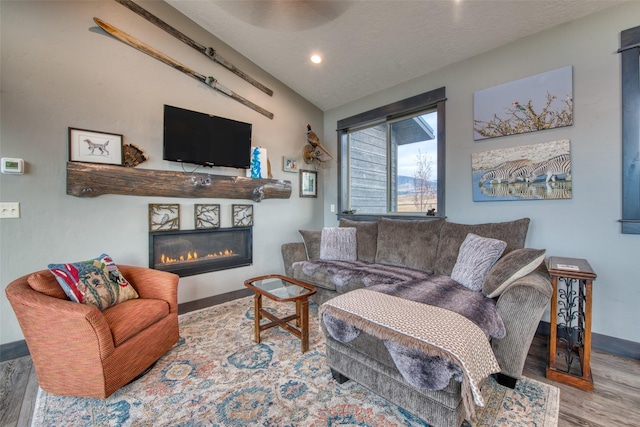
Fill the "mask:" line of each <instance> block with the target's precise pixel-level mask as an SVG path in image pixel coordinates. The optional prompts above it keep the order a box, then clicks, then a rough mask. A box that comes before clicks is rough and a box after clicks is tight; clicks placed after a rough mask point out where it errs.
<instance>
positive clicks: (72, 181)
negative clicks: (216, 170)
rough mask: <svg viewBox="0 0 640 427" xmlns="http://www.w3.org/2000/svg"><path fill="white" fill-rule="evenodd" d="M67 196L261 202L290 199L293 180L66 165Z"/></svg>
mask: <svg viewBox="0 0 640 427" xmlns="http://www.w3.org/2000/svg"><path fill="white" fill-rule="evenodd" d="M67 194H69V195H72V196H76V197H96V196H100V195H103V194H121V195H128V196H155V197H183V198H210V199H248V200H253V201H254V202H260V201H261V200H262V199H288V198H289V197H291V181H285V180H279V179H261V178H245V177H241V176H225V175H213V174H208V173H190V172H177V171H162V170H151V169H139V168H128V167H123V166H113V165H104V164H94V163H82V162H67Z"/></svg>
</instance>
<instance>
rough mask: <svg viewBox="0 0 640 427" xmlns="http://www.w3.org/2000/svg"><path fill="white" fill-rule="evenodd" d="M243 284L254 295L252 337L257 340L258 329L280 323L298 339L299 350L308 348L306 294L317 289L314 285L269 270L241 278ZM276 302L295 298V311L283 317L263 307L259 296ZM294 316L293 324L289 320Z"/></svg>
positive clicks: (307, 300)
mask: <svg viewBox="0 0 640 427" xmlns="http://www.w3.org/2000/svg"><path fill="white" fill-rule="evenodd" d="M244 285H245V286H246V287H247V288H249V289H251V290H252V291H253V292H254V293H255V295H254V297H253V306H254V318H255V320H254V332H253V333H254V340H255V342H257V343H259V342H260V331H264V330H265V329H269V328H273V327H274V326H280V327H281V328H282V329H284V330H286V331H288V332H290V333H291V334H292V335H294V336H296V337H298V338H299V339H300V346H301V349H302V352H303V353H304V352H305V351H307V350H309V299H308V298H309V296H311V295H313V294H315V293H316V288H315V287H314V286H311V285H310V284H308V283H304V282H301V281H299V280H295V279H292V278H290V277H286V276H282V275H280V274H271V275H268V276H259V277H254V278H253V279H248V280H245V281H244ZM263 295H264V296H266V297H267V298H269V299H270V300H273V301H278V302H288V301H295V303H296V314H292V315H291V316H287V317H283V318H282V319H280V318H278V317H276V316H274V315H273V314H271V313H269V312H268V311H266V310H264V309H263V308H262V296H263ZM264 318H267V319H269V320H271V322H269V323H265V324H264V325H261V324H260V320H261V319H264ZM292 320H295V326H293V325H292V324H290V323H289V322H291V321H292Z"/></svg>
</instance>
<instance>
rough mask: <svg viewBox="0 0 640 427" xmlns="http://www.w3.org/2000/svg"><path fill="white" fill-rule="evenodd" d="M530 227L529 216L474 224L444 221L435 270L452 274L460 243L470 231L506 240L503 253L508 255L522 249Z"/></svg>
mask: <svg viewBox="0 0 640 427" xmlns="http://www.w3.org/2000/svg"><path fill="white" fill-rule="evenodd" d="M528 228H529V218H522V219H518V220H515V221H508V222H497V223H486V224H474V225H467V224H456V223H453V222H448V221H444V224H443V225H442V231H441V232H440V242H439V243H438V252H437V256H436V260H435V268H434V271H435V273H436V274H444V275H446V276H450V275H451V272H452V271H453V266H454V265H455V264H456V260H457V259H458V252H459V250H460V245H462V242H463V241H464V239H465V238H466V237H467V234H469V233H473V234H477V235H478V236H482V237H489V238H492V239H498V240H502V241H503V242H506V244H507V247H506V248H505V250H504V253H503V255H506V254H508V253H509V252H511V251H512V250H514V249H522V248H523V247H524V243H525V240H526V238H527V230H528Z"/></svg>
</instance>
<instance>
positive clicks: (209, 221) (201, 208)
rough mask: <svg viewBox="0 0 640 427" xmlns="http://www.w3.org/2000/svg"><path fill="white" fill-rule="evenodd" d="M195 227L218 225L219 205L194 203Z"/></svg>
mask: <svg viewBox="0 0 640 427" xmlns="http://www.w3.org/2000/svg"><path fill="white" fill-rule="evenodd" d="M194 214H195V224H196V229H203V228H218V227H220V205H195V210H194Z"/></svg>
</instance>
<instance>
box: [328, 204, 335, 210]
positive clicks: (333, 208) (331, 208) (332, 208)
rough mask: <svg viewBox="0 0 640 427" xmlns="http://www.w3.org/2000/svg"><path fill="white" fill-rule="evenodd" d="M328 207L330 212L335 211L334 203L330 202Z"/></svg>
mask: <svg viewBox="0 0 640 427" xmlns="http://www.w3.org/2000/svg"><path fill="white" fill-rule="evenodd" d="M329 209H330V210H331V212H335V211H336V205H334V204H333V203H332V204H331V206H329Z"/></svg>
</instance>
